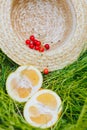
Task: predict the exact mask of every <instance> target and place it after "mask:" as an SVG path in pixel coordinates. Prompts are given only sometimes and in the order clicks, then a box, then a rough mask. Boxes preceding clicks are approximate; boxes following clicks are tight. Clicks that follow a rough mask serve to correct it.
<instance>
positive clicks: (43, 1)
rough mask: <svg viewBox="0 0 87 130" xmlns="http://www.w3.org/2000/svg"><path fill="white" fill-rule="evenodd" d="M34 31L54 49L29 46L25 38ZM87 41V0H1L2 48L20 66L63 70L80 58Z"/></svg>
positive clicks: (0, 29) (0, 41)
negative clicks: (43, 50) (42, 49)
mask: <svg viewBox="0 0 87 130" xmlns="http://www.w3.org/2000/svg"><path fill="white" fill-rule="evenodd" d="M32 34H33V35H35V37H36V38H37V39H39V40H41V42H42V44H45V43H49V44H50V49H49V50H48V51H45V52H43V53H40V52H38V51H36V50H32V49H29V48H28V47H27V46H26V44H25V40H26V39H27V38H29V36H30V35H32ZM86 41H87V1H86V0H0V48H1V49H2V51H3V52H4V53H5V54H6V55H7V56H8V57H9V58H11V59H12V60H13V61H15V62H16V63H18V64H19V65H24V64H31V65H35V66H36V67H37V68H39V69H40V70H41V71H42V70H43V69H44V68H46V67H48V69H49V70H50V71H53V70H57V69H61V68H63V67H65V66H66V65H68V64H70V63H72V62H73V61H75V60H76V59H77V57H78V56H79V54H80V52H81V50H82V49H83V47H84V44H85V43H86Z"/></svg>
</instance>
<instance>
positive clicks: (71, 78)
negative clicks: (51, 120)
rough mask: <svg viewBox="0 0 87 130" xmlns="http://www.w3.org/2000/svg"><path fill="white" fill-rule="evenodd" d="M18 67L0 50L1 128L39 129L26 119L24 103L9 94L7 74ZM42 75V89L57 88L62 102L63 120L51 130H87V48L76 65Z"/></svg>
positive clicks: (17, 129)
mask: <svg viewBox="0 0 87 130" xmlns="http://www.w3.org/2000/svg"><path fill="white" fill-rule="evenodd" d="M17 67H18V65H17V64H15V63H14V62H13V61H11V60H10V59H9V58H8V57H7V56H6V55H5V54H4V53H2V51H0V130H39V128H37V129H36V128H32V127H31V126H30V125H29V124H27V122H26V121H25V120H24V118H23V115H22V113H23V106H24V104H18V103H17V102H15V101H13V100H12V99H11V98H9V96H8V94H7V93H6V88H5V83H6V79H7V76H8V75H9V74H10V73H11V72H12V71H14V70H15V69H16V68H17ZM43 77H44V82H43V88H48V89H51V90H53V91H55V92H56V93H57V94H58V95H59V96H60V97H61V99H62V101H63V113H62V115H61V118H60V120H59V121H58V122H57V123H56V124H55V126H53V127H52V128H49V129H48V130H87V51H85V52H84V53H81V55H80V57H79V58H78V60H77V61H75V62H74V63H73V64H71V65H69V66H67V67H65V68H63V69H62V70H57V71H54V72H50V73H49V74H48V75H43Z"/></svg>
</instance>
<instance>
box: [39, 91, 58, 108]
mask: <svg viewBox="0 0 87 130" xmlns="http://www.w3.org/2000/svg"><path fill="white" fill-rule="evenodd" d="M37 101H39V102H40V103H42V104H43V105H46V106H47V107H49V108H51V109H55V108H56V107H57V101H56V98H55V97H54V96H53V95H52V94H50V93H44V94H41V95H39V96H38V97H37Z"/></svg>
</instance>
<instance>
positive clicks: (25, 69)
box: [6, 66, 43, 102]
mask: <svg viewBox="0 0 87 130" xmlns="http://www.w3.org/2000/svg"><path fill="white" fill-rule="evenodd" d="M42 82H43V78H42V74H41V72H40V71H39V70H38V69H36V68H35V67H33V66H20V67H19V68H18V69H17V70H16V71H15V72H13V73H12V74H10V75H9V76H8V78H7V81H6V90H7V93H8V94H9V96H10V97H11V98H12V99H14V100H16V101H18V102H25V101H27V100H28V99H29V98H30V97H31V96H32V95H33V94H34V93H36V92H37V91H38V90H39V89H40V88H41V86H42Z"/></svg>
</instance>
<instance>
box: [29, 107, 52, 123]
mask: <svg viewBox="0 0 87 130" xmlns="http://www.w3.org/2000/svg"><path fill="white" fill-rule="evenodd" d="M29 114H30V119H31V120H32V121H33V122H35V123H38V124H46V123H48V122H49V121H51V120H52V115H51V114H41V113H40V111H39V109H38V108H36V107H35V106H31V107H30V108H29Z"/></svg>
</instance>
